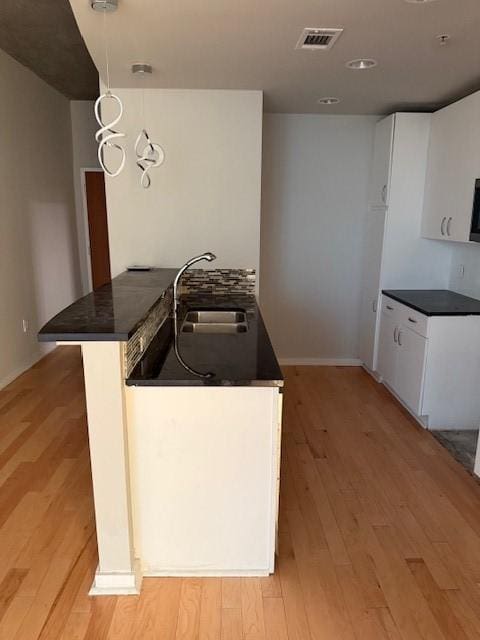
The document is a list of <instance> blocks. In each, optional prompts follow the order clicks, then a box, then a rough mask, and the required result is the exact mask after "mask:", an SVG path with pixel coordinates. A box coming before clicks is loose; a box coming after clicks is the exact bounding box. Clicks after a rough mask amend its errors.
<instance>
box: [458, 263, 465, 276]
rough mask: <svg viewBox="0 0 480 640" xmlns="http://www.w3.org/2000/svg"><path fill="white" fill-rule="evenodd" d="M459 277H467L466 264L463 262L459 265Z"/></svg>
mask: <svg viewBox="0 0 480 640" xmlns="http://www.w3.org/2000/svg"><path fill="white" fill-rule="evenodd" d="M458 277H459V278H464V277H465V265H464V264H461V265H459V267H458Z"/></svg>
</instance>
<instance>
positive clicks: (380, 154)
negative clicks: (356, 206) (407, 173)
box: [369, 115, 395, 207]
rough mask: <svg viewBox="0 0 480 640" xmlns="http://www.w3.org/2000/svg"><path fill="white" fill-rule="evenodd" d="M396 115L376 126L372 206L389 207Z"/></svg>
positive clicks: (370, 196)
mask: <svg viewBox="0 0 480 640" xmlns="http://www.w3.org/2000/svg"><path fill="white" fill-rule="evenodd" d="M394 126H395V116H394V115H392V116H389V117H388V118H384V119H383V120H380V122H379V123H378V124H377V126H376V128H375V143H374V151H373V166H372V174H371V180H370V193H369V204H370V207H388V201H389V195H390V193H389V192H390V169H391V161H392V145H393V132H394Z"/></svg>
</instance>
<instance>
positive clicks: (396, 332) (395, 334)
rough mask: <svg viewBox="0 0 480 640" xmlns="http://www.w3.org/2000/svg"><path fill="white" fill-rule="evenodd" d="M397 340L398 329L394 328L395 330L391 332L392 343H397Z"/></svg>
mask: <svg viewBox="0 0 480 640" xmlns="http://www.w3.org/2000/svg"><path fill="white" fill-rule="evenodd" d="M397 338H398V327H395V329H394V330H393V341H394V342H397Z"/></svg>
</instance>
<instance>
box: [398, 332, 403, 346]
mask: <svg viewBox="0 0 480 640" xmlns="http://www.w3.org/2000/svg"><path fill="white" fill-rule="evenodd" d="M397 342H398V344H399V346H400V347H401V346H402V332H401V331H399V332H398V336H397Z"/></svg>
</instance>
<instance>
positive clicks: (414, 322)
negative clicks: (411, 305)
mask: <svg viewBox="0 0 480 640" xmlns="http://www.w3.org/2000/svg"><path fill="white" fill-rule="evenodd" d="M408 321H409V322H413V324H417V320H415V319H414V318H409V319H408Z"/></svg>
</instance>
